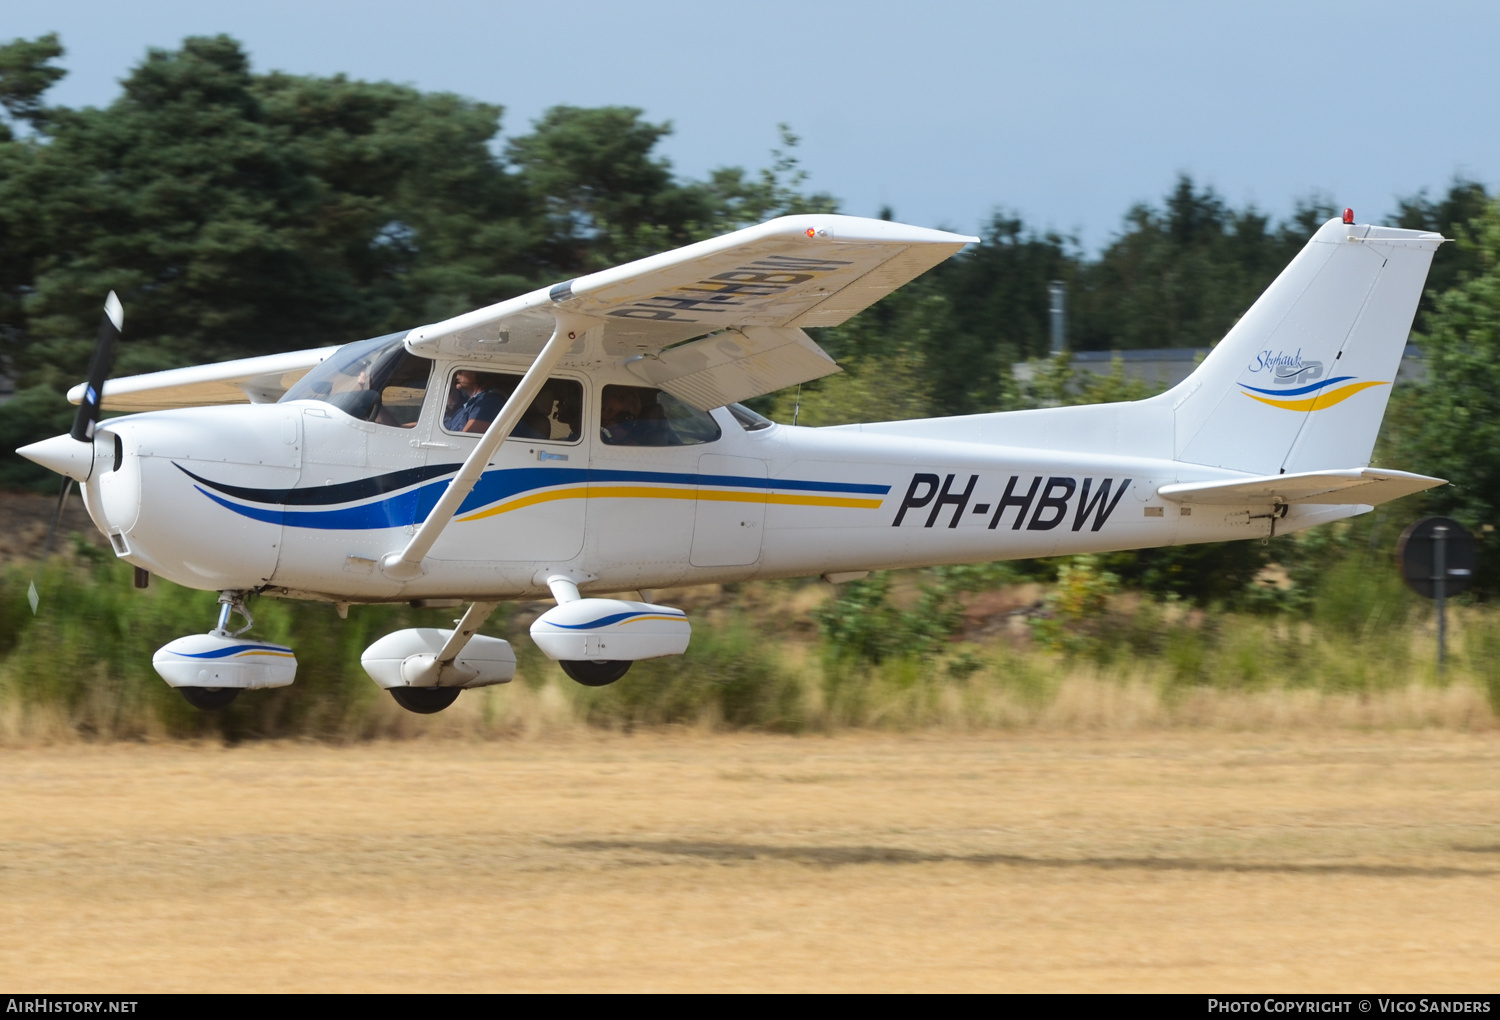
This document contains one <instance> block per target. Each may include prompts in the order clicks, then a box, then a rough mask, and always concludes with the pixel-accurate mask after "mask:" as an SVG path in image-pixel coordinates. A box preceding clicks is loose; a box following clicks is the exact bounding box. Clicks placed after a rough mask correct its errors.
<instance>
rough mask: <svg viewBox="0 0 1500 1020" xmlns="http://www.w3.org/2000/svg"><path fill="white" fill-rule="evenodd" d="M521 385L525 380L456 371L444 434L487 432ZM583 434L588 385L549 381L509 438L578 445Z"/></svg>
mask: <svg viewBox="0 0 1500 1020" xmlns="http://www.w3.org/2000/svg"><path fill="white" fill-rule="evenodd" d="M520 382H521V377H520V376H518V375H510V374H508V373H502V372H484V371H480V370H479V369H475V368H459V369H455V370H454V371H453V374H452V375H450V376H449V377H448V402H447V404H446V406H445V408H444V411H443V428H445V429H447V430H448V431H449V432H483V431H484V430H485V429H487V428H489V427H490V423H491V422H493V421H494V420H495V416H496V415H498V414H499V413H500V409H501V408H502V407H504V406H505V402H506V401H507V400H509V399H510V395H511V394H512V393H514V392H515V391H516V387H517V386H518V385H519V384H520ZM582 434H583V384H582V383H579V382H577V381H575V380H573V379H548V380H547V381H546V382H545V383H543V384H542V388H541V389H540V390H539V391H537V395H536V397H535V398H533V399H532V401H531V405H530V406H529V407H528V408H527V409H526V412H525V413H524V414H522V415H521V420H520V421H518V422H517V423H516V427H515V428H514V429H512V430H511V433H510V438H512V439H532V440H537V439H540V440H549V441H552V442H558V443H573V442H577V441H578V439H579V437H580V436H582Z"/></svg>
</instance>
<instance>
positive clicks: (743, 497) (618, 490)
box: [459, 485, 885, 523]
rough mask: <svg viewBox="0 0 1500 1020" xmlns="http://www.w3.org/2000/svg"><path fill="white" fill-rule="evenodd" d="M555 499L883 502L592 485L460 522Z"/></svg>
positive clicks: (868, 505)
mask: <svg viewBox="0 0 1500 1020" xmlns="http://www.w3.org/2000/svg"><path fill="white" fill-rule="evenodd" d="M554 499H699V500H708V501H712V502H724V503H776V504H779V505H783V506H842V507H853V508H854V509H856V510H879V509H880V504H881V503H883V502H885V501H884V500H883V499H856V498H853V497H849V496H804V495H800V494H798V493H792V492H734V491H725V490H721V489H669V488H666V487H664V486H657V485H593V486H589V487H586V488H583V487H575V488H571V489H553V490H551V491H550V492H535V493H532V494H531V495H529V496H521V497H520V498H518V499H513V500H511V501H510V502H509V503H501V504H500V505H499V506H492V507H490V508H489V509H488V510H480V511H478V512H477V513H472V514H469V515H468V516H466V517H460V518H459V521H460V522H461V523H462V522H467V521H477V520H481V519H482V518H485V517H494V516H495V515H496V514H504V513H509V512H510V511H512V510H520V509H522V508H523V507H528V506H536V505H537V504H538V503H550V502H551V501H552V500H554Z"/></svg>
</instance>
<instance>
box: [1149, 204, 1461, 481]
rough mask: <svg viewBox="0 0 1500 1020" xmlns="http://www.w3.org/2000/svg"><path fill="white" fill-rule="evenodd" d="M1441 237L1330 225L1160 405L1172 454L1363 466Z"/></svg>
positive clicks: (1263, 465)
mask: <svg viewBox="0 0 1500 1020" xmlns="http://www.w3.org/2000/svg"><path fill="white" fill-rule="evenodd" d="M1442 242H1443V238H1442V236H1441V235H1440V234H1428V233H1422V232H1420V231H1415V230H1399V229H1396V228H1393V227H1376V226H1369V225H1365V224H1360V225H1353V224H1347V223H1344V222H1342V221H1341V220H1330V221H1329V222H1327V223H1325V224H1323V226H1322V227H1321V228H1319V230H1318V232H1317V233H1316V234H1314V235H1313V237H1312V240H1311V241H1309V242H1308V244H1307V247H1305V248H1303V249H1302V251H1301V252H1300V253H1299V254H1298V255H1297V257H1296V258H1294V259H1293V260H1292V261H1291V264H1289V265H1288V266H1287V267H1286V269H1284V270H1283V271H1282V273H1281V275H1280V276H1278V277H1277V278H1276V280H1275V281H1274V282H1273V283H1272V284H1271V286H1270V287H1269V288H1267V290H1266V292H1265V293H1264V294H1262V295H1261V296H1260V299H1259V300H1257V301H1256V302H1255V304H1254V305H1252V306H1251V308H1250V310H1249V311H1248V312H1246V313H1245V315H1244V317H1243V318H1241V319H1240V321H1239V322H1237V323H1236V324H1235V326H1234V328H1233V329H1231V330H1230V331H1229V333H1228V334H1227V335H1226V336H1225V337H1224V339H1223V340H1221V341H1220V342H1219V345H1218V346H1217V347H1215V348H1214V349H1213V351H1212V352H1211V353H1210V354H1209V355H1208V357H1207V358H1206V359H1204V362H1203V364H1202V365H1200V366H1198V369H1197V371H1195V372H1194V373H1193V374H1192V375H1191V376H1189V377H1188V378H1187V379H1185V380H1183V382H1182V383H1180V384H1179V385H1177V386H1176V387H1174V388H1173V389H1171V390H1170V391H1168V392H1167V393H1164V394H1162V395H1161V396H1159V397H1157V398H1154V401H1153V402H1155V401H1161V402H1163V403H1166V404H1169V405H1170V406H1171V407H1172V408H1173V411H1174V415H1173V417H1174V420H1175V427H1176V438H1175V444H1174V450H1175V458H1176V459H1177V460H1181V461H1187V462H1189V463H1193V464H1206V465H1211V466H1214V467H1224V468H1231V469H1234V470H1238V471H1248V472H1252V473H1254V474H1258V475H1275V474H1279V473H1283V472H1285V473H1293V472H1300V471H1316V470H1319V469H1323V468H1352V467H1363V466H1365V465H1367V464H1369V462H1370V453H1371V451H1372V450H1373V449H1374V446H1375V435H1376V433H1377V432H1378V431H1379V430H1380V420H1381V418H1382V417H1384V415H1385V407H1386V403H1387V401H1388V400H1389V399H1390V393H1391V384H1392V383H1393V382H1394V381H1395V379H1396V370H1397V368H1398V367H1399V366H1400V363H1401V355H1402V353H1403V351H1404V350H1405V347H1406V339H1407V335H1408V334H1409V333H1410V331H1411V323H1412V318H1413V316H1414V315H1415V314H1416V310H1417V301H1418V299H1420V298H1421V296H1422V287H1423V285H1424V283H1425V282H1426V280H1427V269H1428V266H1429V265H1430V264H1431V262H1432V253H1433V252H1434V251H1436V250H1437V247H1438V245H1440V244H1442Z"/></svg>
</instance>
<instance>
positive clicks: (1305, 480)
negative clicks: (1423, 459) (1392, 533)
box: [1157, 468, 1448, 506]
mask: <svg viewBox="0 0 1500 1020" xmlns="http://www.w3.org/2000/svg"><path fill="white" fill-rule="evenodd" d="M1446 484H1448V483H1447V481H1446V480H1445V479H1442V478H1429V477H1427V476H1426V475H1414V474H1411V473H1409V472H1406V471H1385V470H1382V469H1379V468H1343V469H1340V470H1334V471H1302V472H1299V473H1297V474H1290V475H1265V476H1262V477H1260V478H1244V479H1234V480H1230V481H1218V482H1180V483H1178V484H1175V485H1163V486H1162V487H1161V488H1160V489H1158V490H1157V494H1158V495H1160V496H1161V497H1162V498H1163V499H1170V500H1172V501H1173V502H1176V503H1199V504H1208V505H1216V506H1244V505H1245V504H1247V503H1315V504H1323V505H1349V504H1364V505H1366V506H1378V505H1379V504H1381V503H1388V502H1390V501H1391V500H1393V499H1400V498H1401V497H1402V496H1409V495H1411V494H1412V493H1413V492H1421V491H1422V490H1423V489H1431V488H1433V487H1434V486H1438V485H1446Z"/></svg>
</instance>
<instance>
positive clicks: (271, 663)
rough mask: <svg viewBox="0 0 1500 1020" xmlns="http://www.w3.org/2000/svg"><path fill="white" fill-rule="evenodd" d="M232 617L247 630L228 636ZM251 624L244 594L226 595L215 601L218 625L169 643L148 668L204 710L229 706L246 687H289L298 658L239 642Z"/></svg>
mask: <svg viewBox="0 0 1500 1020" xmlns="http://www.w3.org/2000/svg"><path fill="white" fill-rule="evenodd" d="M235 615H237V616H239V617H241V618H242V619H243V620H244V621H245V625H244V626H243V627H241V628H239V629H238V630H235V631H231V630H230V629H229V621H230V618H231V617H232V616H235ZM254 624H255V619H254V617H252V616H251V615H250V610H248V609H247V608H245V593H244V592H241V591H226V592H224V593H222V594H221V595H220V596H219V622H218V626H216V627H215V628H214V629H213V630H211V631H209V632H208V633H207V634H189V635H188V636H187V637H181V638H178V639H177V640H176V641H171V642H168V643H167V644H165V645H163V646H162V647H161V648H159V649H157V651H156V654H155V655H153V656H152V657H151V665H152V666H154V667H155V668H156V671H157V672H158V673H159V674H161V678H162V679H163V680H165V681H166V682H167V683H168V684H169V685H171V686H172V687H175V688H177V689H178V690H179V691H181V692H182V696H183V698H184V699H186V700H187V703H188V704H190V705H192V706H193V707H194V708H199V709H203V710H205V711H214V710H217V709H221V708H225V707H227V706H228V705H229V704H230V703H231V702H233V701H234V699H235V698H237V697H239V693H240V691H242V690H246V689H248V688H257V687H285V686H287V685H288V684H290V683H291V682H292V681H293V680H294V679H296V676H297V656H296V655H295V654H294V653H293V652H292V650H291V649H290V648H286V647H284V646H282V645H273V644H268V643H267V642H264V641H253V640H251V639H249V638H245V637H242V636H241V635H243V634H244V633H245V632H246V631H248V630H249V629H250V628H251V627H252V626H254Z"/></svg>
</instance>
